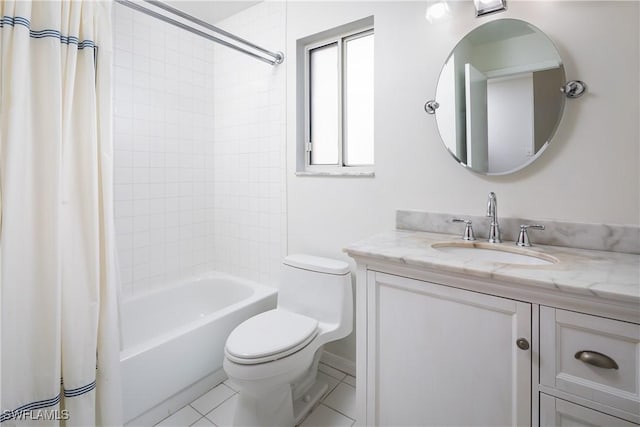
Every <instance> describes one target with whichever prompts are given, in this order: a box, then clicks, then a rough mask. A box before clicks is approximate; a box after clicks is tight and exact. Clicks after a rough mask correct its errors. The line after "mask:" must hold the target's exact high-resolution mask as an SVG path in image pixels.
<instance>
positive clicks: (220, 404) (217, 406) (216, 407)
mask: <svg viewBox="0 0 640 427" xmlns="http://www.w3.org/2000/svg"><path fill="white" fill-rule="evenodd" d="M236 394H238V392H237V391H234V392H233V394H232V395H231V396H229V397H227V398H226V399H225V400H223V401H222V402H220V403H219V404H218V405H216V406H215V407H214V408H213V409H211V410H210V411H209V412H207V413H206V414H204V415H203V417H205V418H206V419H208V420H209V421H211V420H210V419H209V417H207V415H208V414H210V413H212V412H213V411H215V410H216V409H218V408H219V407H221V406H222V405H223V404H224V403H225V402H226V401H227V400H230V399H231V398H232V397H233V396H235V395H236ZM211 422H212V423H213V421H211ZM213 424H216V423H213Z"/></svg>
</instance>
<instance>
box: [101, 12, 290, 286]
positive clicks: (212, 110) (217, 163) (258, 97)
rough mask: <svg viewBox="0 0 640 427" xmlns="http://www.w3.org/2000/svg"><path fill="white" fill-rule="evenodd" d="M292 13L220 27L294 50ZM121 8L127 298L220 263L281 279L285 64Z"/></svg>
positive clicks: (121, 226)
mask: <svg viewBox="0 0 640 427" xmlns="http://www.w3.org/2000/svg"><path fill="white" fill-rule="evenodd" d="M283 8H284V6H283V5H271V4H259V5H257V6H255V7H252V8H250V9H247V10H245V11H243V12H241V13H240V14H237V15H235V16H232V17H230V18H228V19H227V20H225V22H221V23H220V25H221V26H222V27H223V28H225V29H227V30H228V31H232V32H236V33H238V34H239V35H241V36H242V37H246V38H248V39H250V40H255V41H256V42H257V43H258V44H263V45H264V46H265V47H267V48H270V49H276V50H277V49H280V50H282V49H283V46H284V28H285V25H284V24H285V22H284V10H283ZM114 11H115V12H114V25H115V28H116V29H117V35H116V37H115V46H114V50H115V56H116V59H115V61H114V62H115V79H114V83H115V85H114V86H115V88H114V110H115V119H114V139H115V141H114V145H115V148H116V152H115V170H114V174H115V179H114V181H115V187H114V195H115V209H116V234H117V236H118V250H119V256H120V265H121V270H122V275H123V280H122V282H123V292H126V293H127V294H129V293H134V294H135V293H137V292H140V291H141V290H142V289H144V288H148V287H149V286H162V285H164V284H167V283H169V282H170V281H172V280H175V279H177V278H180V277H185V276H187V275H188V274H192V273H193V272H195V271H204V269H206V268H211V267H215V268H216V269H218V270H221V271H224V272H229V273H233V274H240V275H243V276H245V277H249V278H254V279H260V280H262V281H265V282H268V283H275V282H276V281H277V278H278V272H279V265H280V258H281V256H282V255H283V254H284V251H285V250H286V239H285V238H284V237H285V235H284V233H283V231H282V230H281V228H282V227H281V223H282V218H285V210H284V209H285V207H286V201H285V198H284V196H285V190H284V179H282V176H281V175H282V173H283V171H284V130H285V128H284V126H283V125H282V124H283V123H284V119H283V117H282V114H280V113H279V111H281V110H282V108H281V106H282V105H284V87H285V82H284V77H285V75H284V68H272V67H271V66H269V65H266V64H264V63H262V62H259V61H255V60H253V59H251V58H249V57H245V56H244V55H241V54H238V53H237V52H235V51H232V50H230V49H228V48H225V47H221V46H217V45H214V44H212V43H211V42H208V41H205V40H204V39H200V38H198V37H197V36H195V35H193V34H190V33H187V32H185V31H183V30H179V29H176V28H173V27H171V26H168V25H167V24H165V23H162V22H159V21H157V20H154V19H153V18H150V17H148V16H145V15H143V14H140V13H137V12H133V11H129V10H127V9H126V8H125V7H123V6H120V5H117V4H116V5H114ZM274 108H275V110H276V111H275V112H273V111H272V109H274ZM267 136H268V137H269V138H267ZM274 224H275V228H274ZM274 248H275V250H276V254H273V253H272V251H273V249H274Z"/></svg>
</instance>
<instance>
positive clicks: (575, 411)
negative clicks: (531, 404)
mask: <svg viewBox="0 0 640 427" xmlns="http://www.w3.org/2000/svg"><path fill="white" fill-rule="evenodd" d="M633 426H636V424H633V423H630V422H628V421H625V420H621V419H620V418H616V417H612V416H611V415H607V414H603V413H602V412H598V411H594V410H593V409H589V408H585V407H584V406H580V405H576V404H574V403H570V402H567V401H566V400H562V399H556V398H555V397H551V396H549V395H546V394H540V427H633Z"/></svg>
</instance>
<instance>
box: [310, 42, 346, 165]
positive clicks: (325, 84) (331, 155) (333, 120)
mask: <svg viewBox="0 0 640 427" xmlns="http://www.w3.org/2000/svg"><path fill="white" fill-rule="evenodd" d="M309 62H310V64H309V65H310V69H311V76H310V89H311V94H310V110H311V111H310V112H309V113H310V119H311V120H310V121H311V146H312V151H311V164H313V165H337V164H338V144H339V138H338V132H339V129H340V127H339V119H340V118H339V114H338V96H339V95H338V94H339V81H338V78H339V73H338V45H337V43H333V44H330V45H327V46H323V47H320V48H317V49H313V50H312V51H310V52H309Z"/></svg>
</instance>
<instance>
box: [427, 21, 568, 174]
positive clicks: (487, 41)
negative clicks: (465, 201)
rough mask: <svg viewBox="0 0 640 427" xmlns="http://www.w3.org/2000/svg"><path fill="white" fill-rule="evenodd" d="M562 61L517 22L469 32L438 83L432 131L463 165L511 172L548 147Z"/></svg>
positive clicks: (556, 117)
mask: <svg viewBox="0 0 640 427" xmlns="http://www.w3.org/2000/svg"><path fill="white" fill-rule="evenodd" d="M564 82H565V76H564V67H563V65H562V60H561V58H560V55H559V54H558V52H557V50H556V48H555V47H554V45H553V43H552V42H551V41H550V40H549V38H548V37H547V36H546V35H545V34H544V33H543V32H541V31H540V30H538V29H537V28H535V27H534V26H532V25H530V24H528V23H526V22H524V21H520V20H517V19H499V20H495V21H492V22H489V23H486V24H484V25H482V26H480V27H478V28H476V29H475V30H473V31H471V32H470V33H469V34H467V35H466V36H465V37H464V38H463V39H462V40H461V41H460V42H459V43H458V44H457V45H456V47H455V48H454V49H453V51H452V52H451V54H450V55H449V58H448V59H447V61H446V62H445V64H444V66H443V68H442V71H441V73H440V79H439V80H438V87H437V90H436V101H437V102H438V103H439V104H440V106H439V108H438V110H437V111H436V118H437V122H438V130H439V131H440V136H441V137H442V140H443V141H444V144H445V146H446V147H447V149H448V150H449V152H451V154H452V155H453V156H454V157H455V158H456V160H458V161H459V162H460V163H461V164H463V165H464V166H467V167H469V168H471V169H473V170H474V171H476V172H478V173H482V174H487V175H502V174H507V173H511V172H515V171H517V170H519V169H521V168H523V167H525V166H527V165H528V164H530V163H531V162H533V161H534V160H535V159H536V158H537V157H538V156H539V155H540V153H541V152H542V151H543V150H544V148H546V146H547V144H548V142H549V140H550V139H551V137H552V136H553V134H554V133H555V130H556V128H557V126H558V123H559V121H560V118H561V116H562V109H563V106H564V96H563V95H562V93H561V92H560V87H561V86H562V85H563V84H564Z"/></svg>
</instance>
